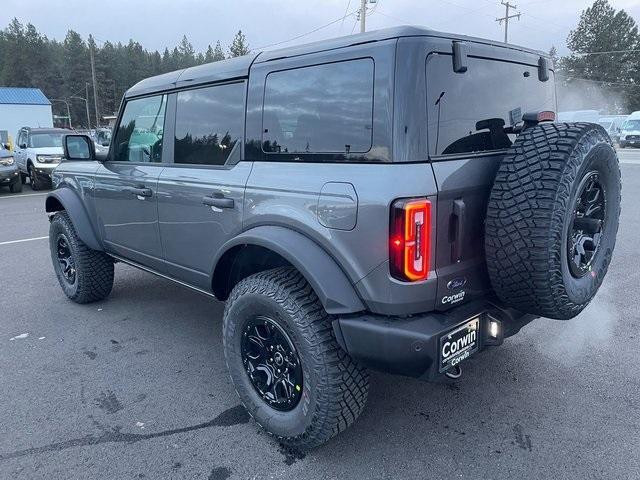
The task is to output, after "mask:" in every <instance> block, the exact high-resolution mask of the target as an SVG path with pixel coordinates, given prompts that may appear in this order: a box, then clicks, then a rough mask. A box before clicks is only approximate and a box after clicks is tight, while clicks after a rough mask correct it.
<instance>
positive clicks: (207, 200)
mask: <svg viewBox="0 0 640 480" xmlns="http://www.w3.org/2000/svg"><path fill="white" fill-rule="evenodd" d="M202 203H203V204H205V205H208V206H210V207H216V208H233V206H234V202H233V198H224V197H209V196H206V197H202Z"/></svg>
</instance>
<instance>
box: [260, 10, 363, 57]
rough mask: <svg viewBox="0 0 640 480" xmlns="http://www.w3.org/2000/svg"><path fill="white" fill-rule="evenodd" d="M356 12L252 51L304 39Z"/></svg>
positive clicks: (354, 12)
mask: <svg viewBox="0 0 640 480" xmlns="http://www.w3.org/2000/svg"><path fill="white" fill-rule="evenodd" d="M357 11H358V10H354V11H353V12H351V13H348V14H346V15H345V16H344V17H340V18H338V19H336V20H333V21H332V22H329V23H325V24H324V25H322V26H320V27H318V28H314V29H313V30H309V31H308V32H305V33H301V34H300V35H296V36H295V37H292V38H289V39H288V40H282V41H281V42H276V43H270V44H269V45H263V46H261V47H256V48H255V49H254V50H262V49H263V48H269V47H276V46H278V45H282V44H284V43H289V42H293V41H294V40H298V39H299V38H302V37H306V36H307V35H311V34H312V33H316V32H317V31H319V30H322V29H324V28H327V27H330V26H331V25H335V24H336V23H338V22H340V21H342V20H343V19H344V18H347V17H350V16H352V15H355V14H356V12H357Z"/></svg>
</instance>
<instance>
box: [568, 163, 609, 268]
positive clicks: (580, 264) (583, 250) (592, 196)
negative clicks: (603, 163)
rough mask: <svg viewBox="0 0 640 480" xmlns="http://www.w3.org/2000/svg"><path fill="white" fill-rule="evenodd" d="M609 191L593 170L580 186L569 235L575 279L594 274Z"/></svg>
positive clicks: (570, 254)
mask: <svg viewBox="0 0 640 480" xmlns="http://www.w3.org/2000/svg"><path fill="white" fill-rule="evenodd" d="M605 197H606V192H605V189H604V185H603V184H602V183H601V181H600V174H599V173H598V172H597V171H590V172H587V173H586V174H585V176H584V177H583V178H582V180H581V181H580V184H579V185H578V196H577V198H576V202H575V205H574V208H573V218H572V219H571V224H570V225H569V232H568V233H569V234H568V235H567V257H568V259H567V260H568V261H569V270H570V272H571V275H573V276H574V277H575V278H581V277H583V276H585V275H586V274H587V273H589V272H590V271H591V267H592V264H593V259H594V258H595V256H596V254H597V252H598V249H599V247H600V244H601V242H602V235H603V230H604V223H605V220H606V217H605V215H606V200H605Z"/></svg>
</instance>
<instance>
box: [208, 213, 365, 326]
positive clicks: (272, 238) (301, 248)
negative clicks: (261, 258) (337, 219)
mask: <svg viewBox="0 0 640 480" xmlns="http://www.w3.org/2000/svg"><path fill="white" fill-rule="evenodd" d="M240 245H256V246H259V247H264V248H267V249H269V250H272V251H273V252H275V253H277V254H278V255H280V256H281V257H282V258H284V259H285V260H287V261H288V262H289V263H290V264H291V265H293V266H294V267H295V268H296V269H297V270H298V271H299V272H300V273H301V274H302V276H303V277H304V278H305V279H306V280H307V282H309V284H310V285H311V287H312V288H313V290H314V291H315V293H316V295H317V296H318V298H319V300H320V302H321V303H322V305H323V306H324V308H325V310H326V311H327V313H329V314H332V315H336V314H347V313H356V312H361V311H363V310H365V306H364V304H363V303H362V300H360V297H359V296H358V294H357V293H356V291H355V289H354V288H353V285H352V284H351V282H350V281H349V279H348V278H347V276H346V274H345V273H344V272H343V271H342V269H341V268H340V267H339V266H338V264H337V263H336V262H335V260H334V259H333V258H332V257H331V256H330V255H329V254H328V253H327V252H326V251H325V250H323V249H322V248H321V247H320V246H319V245H318V244H317V243H315V242H314V241H313V240H311V239H309V238H308V237H305V236H304V235H302V234H301V233H298V232H296V231H294V230H291V229H288V228H285V227H279V226H270V225H265V226H259V227H254V228H251V229H249V230H247V231H245V232H243V233H241V234H240V235H238V236H237V237H235V238H233V239H231V240H229V241H228V242H227V243H225V244H224V245H223V246H222V248H221V249H220V251H219V252H218V254H217V256H216V258H215V260H214V262H213V265H214V266H215V267H214V270H213V272H214V274H215V269H216V268H217V266H218V262H219V260H220V259H221V258H222V257H223V256H224V254H225V253H226V252H228V251H229V250H230V249H232V248H233V247H237V246H240ZM212 275H213V274H212ZM212 280H213V278H212Z"/></svg>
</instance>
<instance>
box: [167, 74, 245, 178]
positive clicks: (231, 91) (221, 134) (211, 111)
mask: <svg viewBox="0 0 640 480" xmlns="http://www.w3.org/2000/svg"><path fill="white" fill-rule="evenodd" d="M244 90H245V88H244V84H243V83H234V84H229V85H218V86H214V87H207V88H199V89H196V90H185V91H182V92H179V93H178V102H177V107H176V137H175V149H174V162H175V163H183V164H192V165H224V164H225V163H226V161H227V159H228V158H229V157H230V156H231V154H232V152H234V149H235V150H236V151H238V149H239V148H240V145H241V142H240V139H241V138H242V128H243V122H244Z"/></svg>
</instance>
